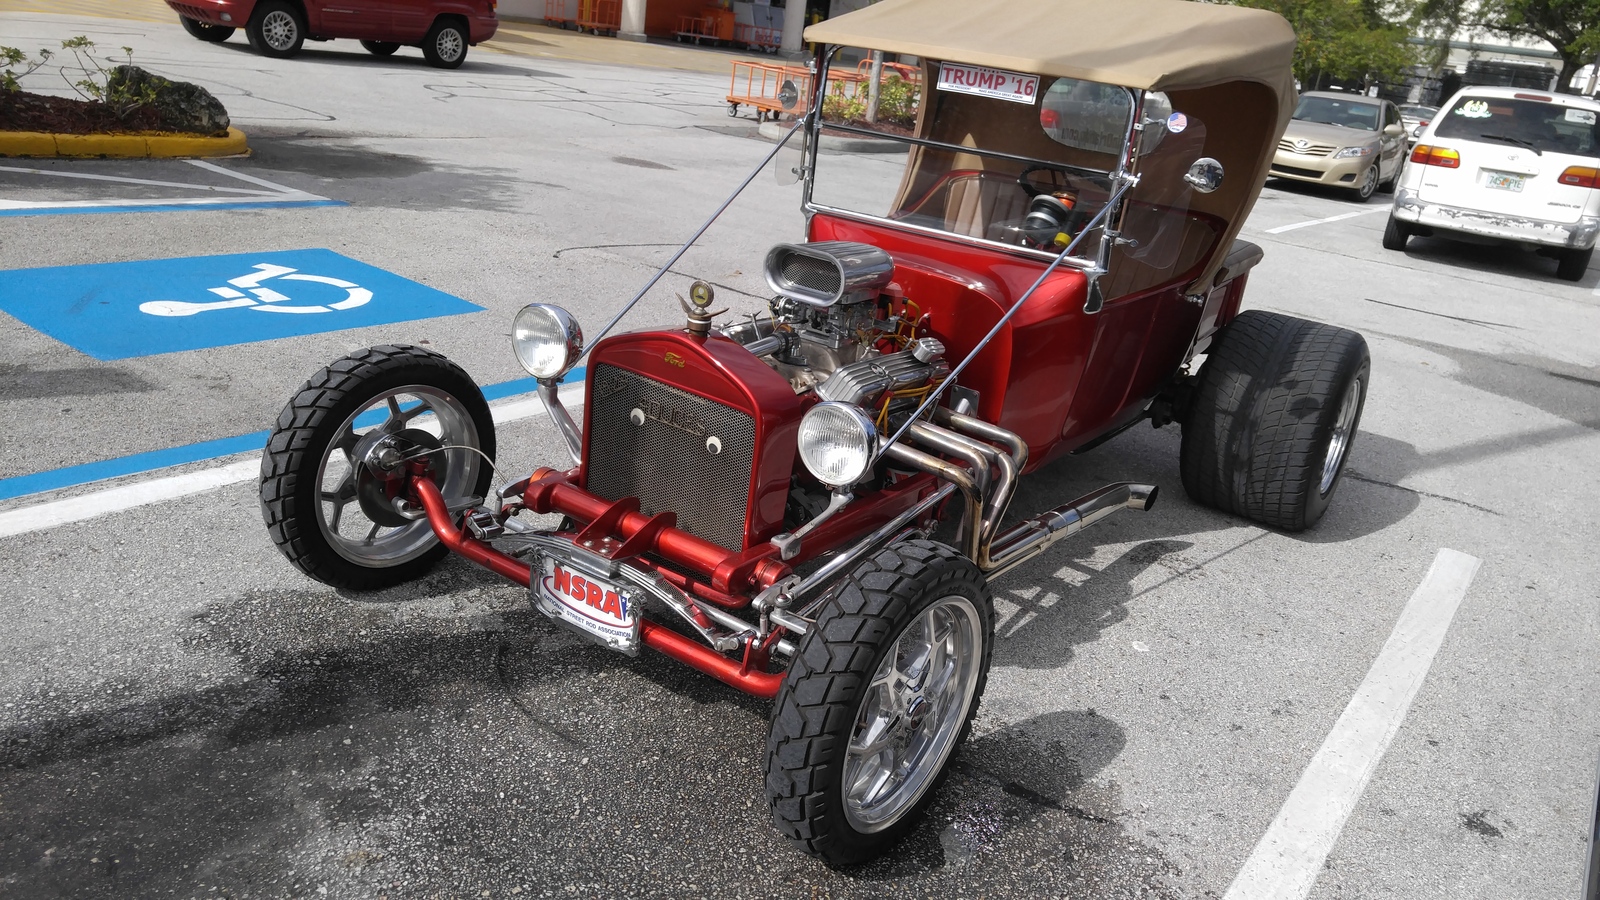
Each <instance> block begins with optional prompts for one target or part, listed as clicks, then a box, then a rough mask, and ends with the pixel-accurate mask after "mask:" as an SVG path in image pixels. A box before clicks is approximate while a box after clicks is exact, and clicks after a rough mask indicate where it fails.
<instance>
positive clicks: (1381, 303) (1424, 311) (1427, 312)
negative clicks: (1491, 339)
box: [1367, 297, 1522, 331]
mask: <svg viewBox="0 0 1600 900" xmlns="http://www.w3.org/2000/svg"><path fill="white" fill-rule="evenodd" d="M1367 302H1368V303H1376V304H1378V305H1379V306H1389V307H1393V308H1394V309H1403V310H1406V311H1407V312H1414V313H1422V314H1423V315H1425V316H1438V317H1439V318H1441V319H1450V320H1452V321H1456V322H1466V323H1467V324H1469V325H1482V326H1484V327H1486V328H1510V329H1512V330H1513V331H1521V330H1522V328H1521V327H1520V326H1517V325H1507V324H1505V323H1504V322H1485V321H1484V320H1482V319H1468V318H1466V317H1465V316H1452V315H1448V314H1446V313H1441V312H1434V311H1433V310H1430V309H1417V308H1416V307H1415V306H1401V305H1400V304H1398V303H1388V302H1386V301H1383V300H1374V299H1372V298H1371V297H1368V298H1367Z"/></svg>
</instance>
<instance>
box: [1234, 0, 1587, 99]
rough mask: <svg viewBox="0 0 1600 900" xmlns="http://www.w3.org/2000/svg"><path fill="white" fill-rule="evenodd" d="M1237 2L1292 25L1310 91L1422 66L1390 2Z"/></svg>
mask: <svg viewBox="0 0 1600 900" xmlns="http://www.w3.org/2000/svg"><path fill="white" fill-rule="evenodd" d="M1232 2H1233V3H1234V4H1235V5H1237V6H1248V7H1252V8H1255V9H1266V10H1271V11H1272V12H1275V13H1277V14H1278V15H1280V16H1283V17H1284V18H1285V19H1287V20H1289V24H1290V26H1292V27H1293V28H1294V33H1295V37H1296V42H1295V48H1294V74H1295V77H1296V78H1298V79H1300V83H1301V84H1302V85H1304V86H1305V87H1306V88H1308V89H1309V88H1311V87H1314V86H1315V85H1317V84H1320V83H1321V81H1322V79H1323V78H1324V77H1327V78H1337V79H1340V80H1347V81H1360V82H1363V83H1371V82H1372V81H1375V80H1381V79H1392V78H1394V77H1396V76H1398V75H1399V74H1400V72H1401V71H1402V70H1403V69H1405V68H1406V67H1407V66H1410V65H1413V64H1415V63H1416V62H1417V58H1416V51H1415V50H1414V49H1413V48H1412V47H1411V46H1410V45H1408V44H1407V43H1406V37H1407V35H1406V30H1405V29H1404V28H1403V27H1400V26H1399V25H1396V24H1394V21H1393V20H1392V16H1393V15H1394V12H1395V11H1394V9H1393V8H1391V4H1390V3H1388V2H1385V0H1232ZM1437 2H1445V0H1437ZM1457 2H1460V0H1457ZM1593 2H1597V3H1600V0H1593Z"/></svg>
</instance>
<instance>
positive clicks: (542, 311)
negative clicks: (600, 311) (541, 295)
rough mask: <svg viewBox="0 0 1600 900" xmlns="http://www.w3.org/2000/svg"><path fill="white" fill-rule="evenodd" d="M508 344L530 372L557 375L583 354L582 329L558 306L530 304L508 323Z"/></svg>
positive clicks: (569, 314)
mask: <svg viewBox="0 0 1600 900" xmlns="http://www.w3.org/2000/svg"><path fill="white" fill-rule="evenodd" d="M511 346H512V348H513V349H515V350H516V351H517V362H519V363H522V367H523V368H524V369H527V370H528V374H529V375H532V376H533V377H535V378H539V379H548V378H560V377H561V376H562V375H565V374H566V373H567V370H568V369H570V368H572V366H573V364H575V363H576V362H577V361H578V357H579V356H580V355H581V354H582V353H583V331H582V329H580V328H578V320H577V319H574V318H573V317H572V313H569V312H567V311H566V310H564V309H562V308H561V307H559V306H551V305H550V304H548V303H529V304H528V305H527V306H524V307H523V308H522V309H521V311H519V312H518V313H517V318H516V319H515V320H514V321H513V322H512V323H511Z"/></svg>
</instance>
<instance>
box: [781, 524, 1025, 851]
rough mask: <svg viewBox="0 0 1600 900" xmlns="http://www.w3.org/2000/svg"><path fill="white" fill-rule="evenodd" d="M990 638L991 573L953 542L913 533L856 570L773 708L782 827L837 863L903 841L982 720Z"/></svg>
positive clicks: (805, 641)
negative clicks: (976, 721) (974, 719)
mask: <svg viewBox="0 0 1600 900" xmlns="http://www.w3.org/2000/svg"><path fill="white" fill-rule="evenodd" d="M993 643H994V607H993V604H992V601H991V600H990V597H989V588H988V586H987V583H986V582H985V579H984V577H983V573H981V572H979V571H978V567H977V566H975V565H973V564H972V562H971V561H970V560H968V559H966V558H965V557H963V556H961V555H960V554H958V553H956V551H954V550H952V549H950V548H949V547H946V546H945V545H943V544H937V543H933V542H931V541H907V542H905V543H902V544H898V545H896V546H894V547H891V548H889V549H887V550H884V551H882V552H880V553H879V554H878V555H877V556H876V557H874V558H873V559H871V560H869V561H868V562H866V563H863V564H862V565H861V566H860V567H859V568H858V569H856V571H855V572H853V573H852V574H851V575H850V577H849V579H848V581H846V583H845V584H844V585H843V587H842V589H841V590H839V592H838V594H837V596H835V597H834V598H833V599H831V600H829V601H828V603H827V605H826V606H825V607H823V609H822V612H821V614H820V615H818V617H817V623H816V625H815V626H814V627H813V628H812V629H811V630H810V631H808V632H806V634H805V636H804V637H803V638H802V639H801V642H800V648H799V652H798V653H797V654H796V655H795V658H794V660H793V662H791V663H790V664H789V672H788V675H787V676H786V677H785V678H784V679H783V686H782V687H781V688H779V690H778V696H777V700H776V702H775V703H774V704H773V710H772V731H771V733H770V735H769V736H768V738H767V801H768V803H769V804H770V806H771V809H772V818H773V822H774V824H776V825H777V827H778V830H780V831H782V832H783V833H784V834H785V835H786V836H788V837H789V839H790V840H792V841H794V842H795V843H796V844H797V845H799V847H800V848H801V849H802V850H804V851H805V852H807V853H810V854H812V855H813V856H817V857H820V858H822V859H823V860H825V861H827V862H828V863H829V864H831V865H835V866H845V865H853V864H855V863H860V862H865V861H866V860H868V859H871V858H873V857H874V856H877V855H878V854H880V853H882V852H883V851H884V850H885V849H887V848H888V847H889V846H890V845H892V844H894V843H895V842H896V841H898V840H900V839H901V838H902V837H904V836H905V835H906V833H907V832H909V831H910V830H911V829H912V828H913V827H915V826H916V823H917V820H918V818H919V817H920V816H921V815H922V813H923V812H924V811H925V810H926V809H927V807H928V804H929V803H931V802H932V801H933V797H934V794H935V792H936V791H937V789H938V786H939V784H940V783H941V782H942V781H943V780H944V778H945V776H946V774H947V773H948V772H949V761H950V759H951V758H952V757H953V756H954V755H955V751H956V749H957V748H958V747H959V746H960V745H961V743H962V742H963V741H964V740H965V739H966V737H967V733H968V732H969V731H971V729H972V717H973V716H974V715H975V714H976V713H977V711H978V703H979V700H980V699H981V698H982V696H983V688H984V683H985V681H986V680H987V679H988V674H989V657H990V651H991V648H992V645H993Z"/></svg>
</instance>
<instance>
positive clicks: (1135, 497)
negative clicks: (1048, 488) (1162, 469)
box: [984, 481, 1158, 581]
mask: <svg viewBox="0 0 1600 900" xmlns="http://www.w3.org/2000/svg"><path fill="white" fill-rule="evenodd" d="M1157 490H1158V489H1157V487H1156V486H1155V485H1153V484H1133V483H1131V482H1126V481H1124V482H1119V483H1117V484H1108V485H1106V486H1105V487H1103V488H1100V489H1098V490H1095V491H1091V492H1089V493H1087V494H1085V495H1083V496H1082V497H1079V498H1078V499H1076V500H1074V501H1072V502H1071V503H1067V504H1064V505H1062V506H1058V507H1056V508H1055V509H1052V510H1050V511H1048V512H1043V513H1040V514H1039V515H1036V516H1033V517H1032V518H1028V519H1024V520H1022V521H1021V522H1019V523H1017V524H1016V525H1015V526H1013V527H1012V528H1011V529H1010V530H1009V531H1007V532H1006V533H1005V534H1002V535H1000V536H999V537H998V538H995V540H994V543H993V544H992V545H991V546H990V548H989V553H988V558H989V565H988V566H986V567H984V574H985V575H987V576H988V578H989V580H991V581H993V580H994V579H996V578H999V577H1000V576H1001V575H1004V574H1005V573H1007V572H1009V571H1011V570H1012V569H1014V568H1016V567H1017V566H1019V565H1021V564H1022V563H1025V562H1027V561H1028V560H1030V559H1033V558H1034V557H1035V556H1039V555H1041V554H1043V553H1044V552H1045V551H1046V550H1049V549H1050V548H1051V547H1052V546H1054V545H1055V543H1056V541H1059V540H1061V539H1062V538H1065V537H1070V536H1071V535H1074V534H1077V533H1078V532H1080V531H1082V530H1083V529H1085V528H1088V527H1089V526H1090V525H1093V524H1095V523H1097V522H1099V521H1100V520H1101V519H1104V518H1106V517H1107V516H1109V515H1111V514H1112V513H1115V512H1117V511H1119V510H1123V509H1136V510H1139V511H1141V512H1143V511H1146V510H1148V509H1150V508H1151V507H1153V506H1155V505H1156V492H1157Z"/></svg>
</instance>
